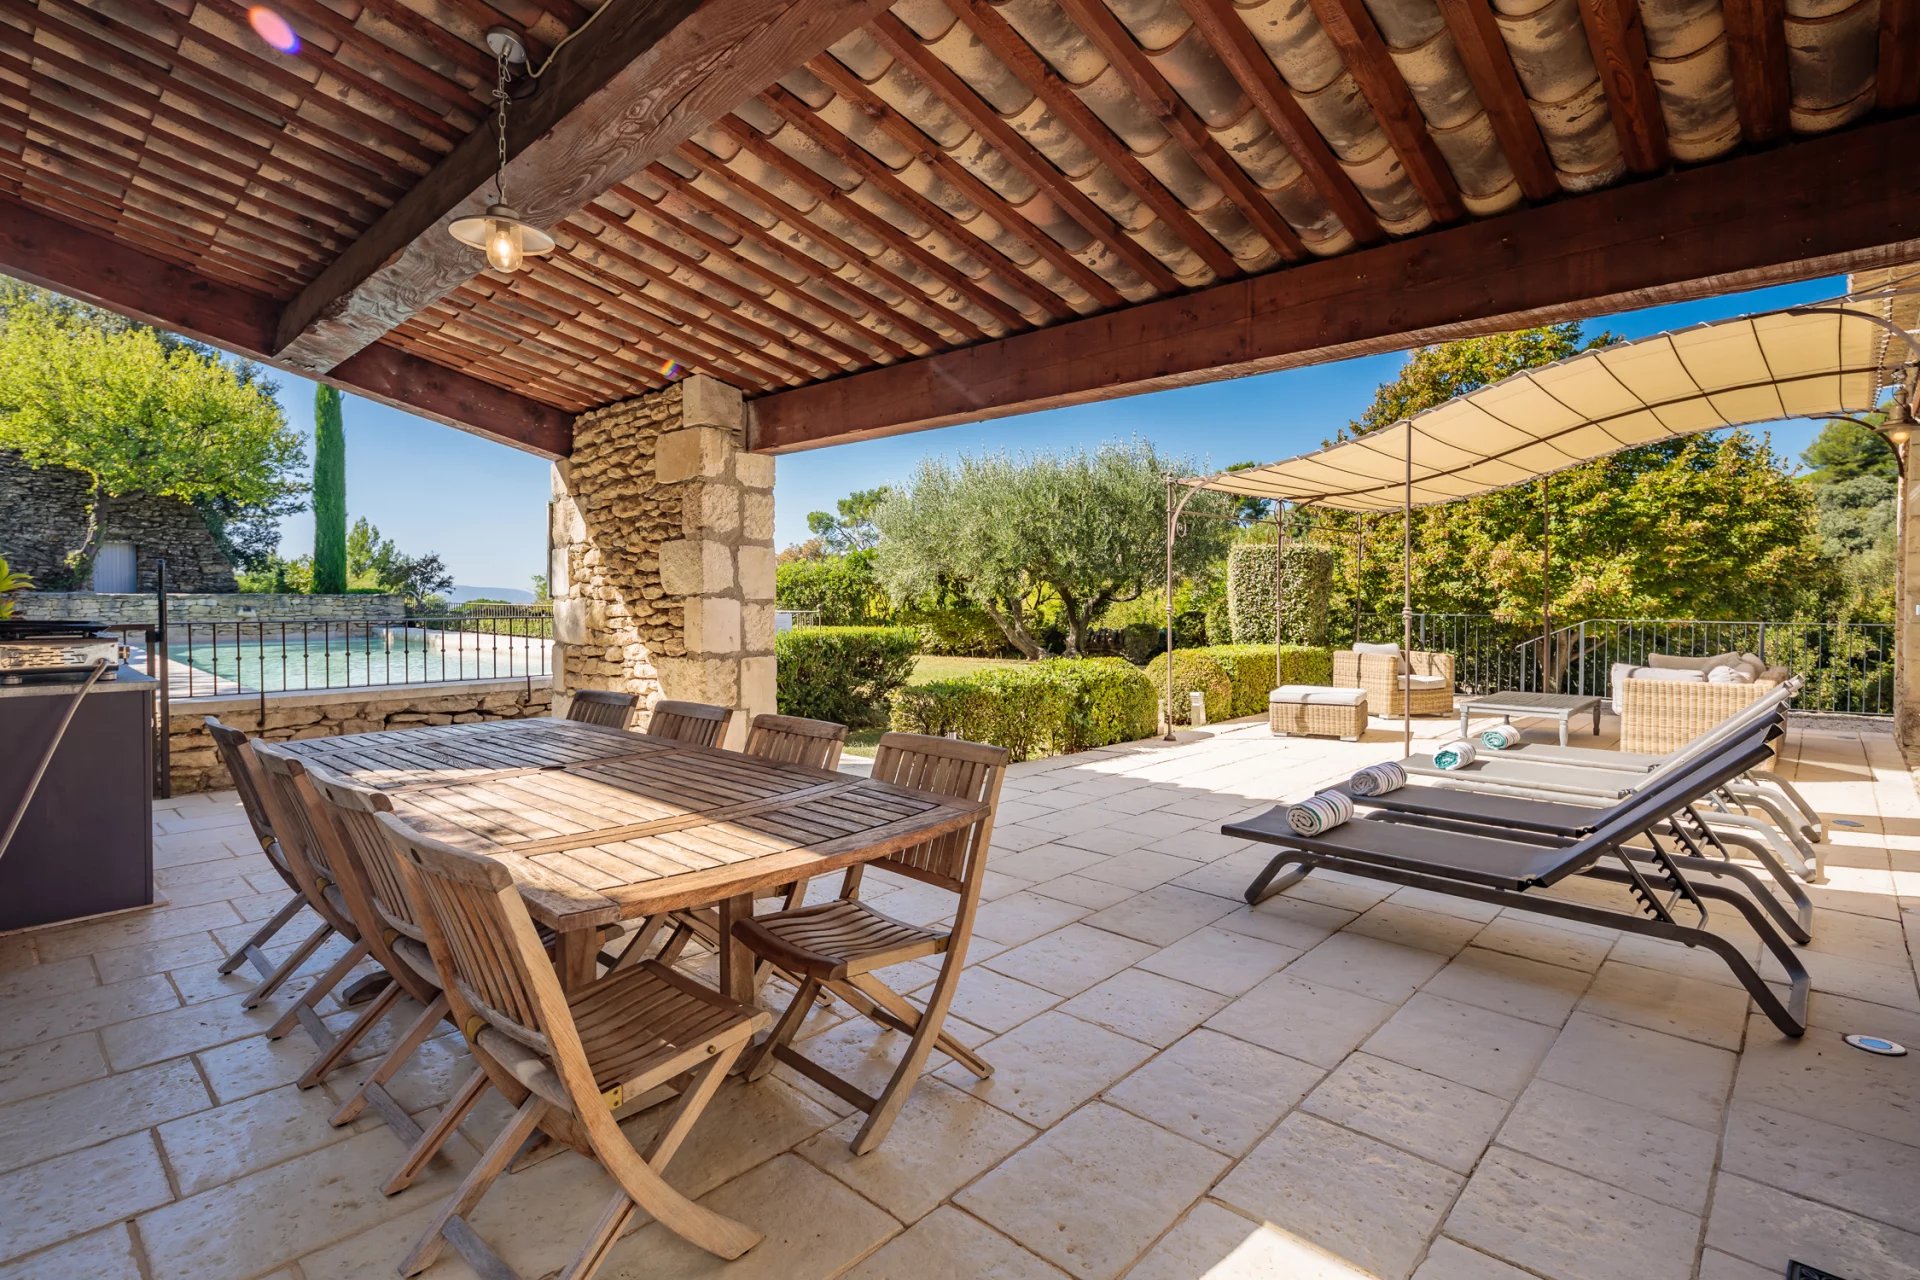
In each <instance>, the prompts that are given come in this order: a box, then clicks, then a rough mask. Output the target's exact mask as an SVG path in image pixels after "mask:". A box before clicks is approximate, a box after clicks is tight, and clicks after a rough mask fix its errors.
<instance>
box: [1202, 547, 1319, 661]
mask: <svg viewBox="0 0 1920 1280" xmlns="http://www.w3.org/2000/svg"><path fill="white" fill-rule="evenodd" d="M1273 555H1274V544H1273V543H1271V542H1242V543H1239V544H1237V545H1235V546H1234V548H1233V549H1232V550H1231V551H1229V552H1228V553H1227V609H1228V615H1229V624H1228V625H1229V627H1230V629H1231V632H1232V642H1233V643H1234V644H1272V643H1273ZM1281 578H1282V581H1281V584H1280V588H1281V598H1282V601H1283V604H1282V607H1281V617H1280V638H1281V640H1282V641H1284V642H1285V643H1287V644H1311V645H1318V644H1325V643H1326V642H1327V601H1328V600H1329V599H1330V598H1331V597H1332V595H1333V553H1332V552H1331V551H1328V550H1327V549H1326V548H1324V547H1315V546H1310V545H1308V544H1307V543H1304V542H1293V543H1289V544H1288V545H1287V555H1286V559H1285V561H1284V562H1283V564H1282V572H1281ZM1208 639H1209V640H1210V641H1213V637H1212V636H1211V635H1210V636H1209V637H1208ZM1213 642H1214V643H1219V642H1218V641H1213Z"/></svg>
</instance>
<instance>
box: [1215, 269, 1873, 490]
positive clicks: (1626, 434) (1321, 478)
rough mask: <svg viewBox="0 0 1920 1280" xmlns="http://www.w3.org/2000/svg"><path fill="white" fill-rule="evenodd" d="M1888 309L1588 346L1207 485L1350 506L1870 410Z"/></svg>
mask: <svg viewBox="0 0 1920 1280" xmlns="http://www.w3.org/2000/svg"><path fill="white" fill-rule="evenodd" d="M1884 311H1885V307H1884V305H1883V304H1882V305H1875V304H1872V303H1864V304H1854V305H1840V304H1835V305H1834V306H1832V307H1831V308H1830V309H1827V310H1820V311H1810V312H1806V313H1802V314H1795V313H1793V312H1787V311H1777V312H1767V313H1764V314H1760V315H1752V316H1742V317H1740V318H1738V319H1735V320H1722V321H1718V322H1716V323H1713V324H1705V325H1699V326H1697V327H1695V328H1692V329H1682V330H1679V331H1676V332H1673V333H1663V334H1659V335H1657V336H1655V337H1651V338H1643V339H1640V340H1639V341H1637V342H1623V343H1618V344H1616V345H1614V346H1611V347H1602V348H1599V349H1597V350H1593V351H1586V352H1582V353H1581V354H1580V355H1577V356H1572V357H1570V358H1568V359H1566V360H1562V361H1560V362H1558V363H1557V364H1550V365H1543V366H1541V367H1540V368H1538V369H1529V370H1527V371H1526V372H1524V373H1518V374H1515V375H1514V376H1512V377H1510V378H1505V379H1503V380H1501V381H1499V382H1496V383H1494V384H1493V385H1491V386H1487V387H1482V388H1481V389H1480V390H1478V391H1475V392H1472V393H1470V394H1468V395H1464V396H1460V397H1457V398H1455V399H1453V400H1449V401H1447V402H1446V403H1445V404H1440V405H1435V406H1434V407H1433V408H1431V409H1426V410H1423V411H1422V412H1420V413H1417V414H1414V415H1413V416H1412V417H1411V418H1407V419H1405V420H1403V421H1401V422H1397V423H1395V424H1393V425H1392V426H1390V427H1384V428H1381V429H1379V430H1375V431H1371V432H1369V433H1367V434H1366V435H1364V436H1361V437H1359V438H1357V439H1354V440H1348V441H1343V442H1341V443H1339V444H1335V445H1330V446H1328V447H1327V448H1324V449H1320V450H1318V451H1316V452H1314V453H1308V454H1302V455H1301V456H1299V457H1297V458H1291V459H1289V460H1287V461H1285V462H1275V463H1271V464H1269V465H1267V466H1263V467H1253V468H1249V469H1247V470H1244V471H1229V472H1222V473H1220V474H1219V475H1214V476H1208V477H1206V478H1205V479H1203V480H1199V481H1196V482H1194V483H1195V484H1196V485H1197V486H1198V487H1201V488H1207V489H1215V490H1219V491H1221V492H1225V493H1236V494H1245V495H1247V496H1250V497H1257V498H1279V499H1284V500H1287V501H1293V502H1301V503H1310V504H1313V505H1315V506H1323V507H1337V508H1340V509H1343V510H1347V511H1392V510H1398V509H1399V508H1400V506H1401V504H1402V503H1403V502H1404V501H1406V491H1407V440H1408V435H1409V433H1411V435H1412V441H1413V468H1412V503H1413V505H1414V506H1416V507H1418V506H1427V505H1430V504H1432V503H1437V502H1451V501H1453V500H1455V499H1457V498H1465V497H1470V496H1472V495H1474V494H1476V493H1485V492H1487V491H1488V490H1491V489H1500V488H1505V487H1507V486H1509V485H1516V484H1524V483H1526V482H1527V481H1529V480H1533V479H1536V478H1537V477H1540V476H1543V475H1550V474H1551V473H1553V472H1555V471H1560V470H1563V469H1564V468H1567V467H1570V466H1574V465H1575V464H1577V463H1581V462H1586V461H1589V460H1591V459H1594V458H1602V457H1606V456H1607V455H1608V454H1613V453H1618V452H1619V451H1620V450H1622V449H1630V448H1633V447H1634V446H1636V445H1644V444H1652V443H1654V442H1656V441H1660V440H1666V439H1670V438H1672V437H1674V436H1682V435H1691V434H1693V433H1695V432H1700V431H1717V430H1720V429H1722V428H1725V427H1738V426H1748V425H1754V424H1759V423H1767V422H1778V421H1780V420H1782V419H1786V418H1809V417H1811V418H1818V417H1825V416H1832V415H1841V414H1860V413H1866V412H1869V411H1870V410H1872V408H1873V407H1874V402H1875V400H1876V398H1877V397H1878V395H1879V392H1880V386H1881V381H1880V367H1879V366H1880V360H1881V353H1882V348H1883V345H1884V342H1885V339H1886V336H1887V331H1886V329H1885V328H1884V326H1883V323H1882V321H1881V318H1880V317H1881V316H1882V315H1883V314H1884Z"/></svg>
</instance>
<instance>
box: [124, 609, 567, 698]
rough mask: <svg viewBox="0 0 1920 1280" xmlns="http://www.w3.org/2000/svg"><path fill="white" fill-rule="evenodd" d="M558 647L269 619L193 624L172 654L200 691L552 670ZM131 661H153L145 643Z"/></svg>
mask: <svg viewBox="0 0 1920 1280" xmlns="http://www.w3.org/2000/svg"><path fill="white" fill-rule="evenodd" d="M133 639H134V640H137V639H138V637H133ZM551 650H552V642H551V641H550V640H548V639H547V638H545V637H544V636H529V635H501V634H497V633H490V632H471V631H464V632H463V631H439V630H423V629H420V628H416V627H388V626H381V627H371V628H365V629H362V628H357V627H356V628H353V629H351V630H350V631H349V630H343V629H341V628H338V627H325V626H312V627H309V626H299V625H289V626H287V627H285V628H284V634H283V633H282V629H280V628H276V627H275V626H274V625H273V624H271V623H269V624H265V625H264V626H249V627H246V628H244V629H242V628H232V629H229V628H226V627H221V628H218V629H215V628H211V627H207V628H202V627H193V628H188V629H186V631H185V634H184V636H183V637H182V638H177V639H175V641H174V642H173V643H172V644H171V645H170V646H168V653H167V656H168V658H169V659H170V664H169V674H170V677H171V678H170V681H169V683H170V685H171V687H172V694H173V696H174V697H176V698H192V697H206V696H208V695H214V694H230V693H285V692H294V691H299V690H310V689H346V688H361V687H367V686H373V687H378V686H381V685H395V684H420V683H430V682H437V681H452V680H488V679H496V678H500V677H505V676H544V675H546V674H547V673H548V672H550V671H551V670H552V666H551ZM129 661H130V662H131V663H132V664H133V665H134V666H135V667H144V666H145V665H146V654H145V652H144V649H143V647H142V646H141V645H139V644H138V643H135V644H134V645H133V652H132V656H131V658H130V659H129Z"/></svg>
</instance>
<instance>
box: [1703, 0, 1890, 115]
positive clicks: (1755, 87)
mask: <svg viewBox="0 0 1920 1280" xmlns="http://www.w3.org/2000/svg"><path fill="white" fill-rule="evenodd" d="M1889 2H1891V0H1882V6H1883V7H1882V8H1881V16H1882V17H1884V16H1885V15H1886V8H1885V7H1884V6H1885V5H1886V4H1887V3H1889ZM1724 14H1725V17H1726V23H1727V54H1728V58H1729V60H1730V61H1731V62H1732V64H1733V67H1732V69H1733V101H1734V107H1735V109H1736V110H1738V111H1739V113H1740V132H1741V133H1742V135H1744V136H1745V138H1746V140H1747V141H1748V142H1750V143H1768V142H1773V141H1776V140H1778V139H1780V138H1782V137H1785V136H1786V132H1787V128H1788V126H1789V124H1790V118H1789V110H1790V108H1791V106H1792V102H1791V98H1790V95H1789V94H1788V83H1789V82H1788V79H1787V28H1786V5H1785V4H1784V3H1783V0H1725V5H1724Z"/></svg>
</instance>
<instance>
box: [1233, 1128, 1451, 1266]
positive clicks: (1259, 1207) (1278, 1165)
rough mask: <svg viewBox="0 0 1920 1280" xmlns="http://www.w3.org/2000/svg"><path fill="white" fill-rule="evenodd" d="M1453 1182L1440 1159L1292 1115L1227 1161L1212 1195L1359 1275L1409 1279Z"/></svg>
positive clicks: (1448, 1200) (1446, 1203)
mask: <svg viewBox="0 0 1920 1280" xmlns="http://www.w3.org/2000/svg"><path fill="white" fill-rule="evenodd" d="M1460 1181H1461V1180H1460V1178H1459V1176H1458V1175H1457V1174H1454V1173H1450V1172H1449V1171H1447V1170H1445V1169H1443V1168H1441V1167H1440V1166H1439V1165H1437V1164H1433V1163H1431V1162H1429V1161H1426V1160H1422V1159H1420V1158H1419V1157H1417V1156H1412V1155H1408V1154H1407V1153H1406V1152H1404V1151H1398V1150H1396V1149H1394V1148H1392V1147H1389V1146H1387V1145H1386V1144H1384V1143H1380V1142H1376V1141H1374V1140H1373V1139H1372V1138H1368V1137H1364V1136H1362V1135H1360V1134H1357V1133H1354V1132H1352V1131H1350V1130H1347V1129H1342V1128H1340V1127H1339V1126H1338V1125H1333V1124H1329V1123H1327V1122H1326V1121H1325V1120H1321V1119H1319V1118H1318V1117H1316V1116H1309V1115H1304V1114H1301V1113H1299V1112H1296V1113H1295V1114H1293V1115H1291V1116H1288V1117H1287V1118H1286V1119H1285V1120H1282V1121H1281V1122H1280V1125H1279V1127H1278V1128H1276V1129H1275V1130H1274V1131H1273V1132H1272V1133H1271V1134H1269V1135H1267V1137H1266V1138H1265V1139H1264V1140H1263V1141H1262V1142H1261V1143H1260V1145H1259V1146H1257V1147H1255V1148H1254V1149H1253V1150H1252V1151H1251V1152H1249V1153H1248V1155H1247V1157H1246V1158H1245V1159H1244V1160H1242V1161H1241V1162H1240V1163H1239V1164H1238V1165H1237V1166H1235V1167H1234V1170H1233V1172H1232V1173H1230V1174H1228V1175H1227V1176H1226V1177H1225V1178H1224V1179H1223V1180H1222V1181H1221V1183H1220V1185H1219V1186H1218V1187H1217V1188H1216V1189H1215V1191H1214V1197H1215V1198H1216V1199H1218V1200H1221V1201H1223V1202H1225V1203H1226V1204H1228V1205H1230V1206H1232V1207H1234V1208H1236V1209H1239V1210H1240V1211H1241V1212H1243V1213H1246V1214H1248V1215H1249V1216H1251V1217H1254V1218H1256V1219H1261V1220H1264V1221H1266V1222H1270V1223H1272V1224H1273V1225H1274V1226H1275V1227H1277V1228H1279V1229H1280V1230H1282V1231H1285V1232H1288V1233H1290V1234H1292V1235H1295V1236H1299V1237H1301V1238H1303V1239H1306V1240H1309V1241H1311V1242H1312V1243H1314V1244H1315V1245H1317V1246H1319V1247H1320V1248H1322V1249H1324V1250H1326V1251H1327V1252H1329V1253H1331V1254H1333V1255H1335V1256H1336V1257H1339V1258H1342V1259H1345V1260H1346V1261H1347V1262H1349V1263H1351V1264H1352V1265H1353V1266H1354V1267H1355V1268H1356V1269H1358V1270H1359V1271H1361V1273H1362V1274H1370V1275H1374V1276H1378V1277H1380V1280H1406V1278H1407V1277H1408V1276H1410V1275H1412V1274H1413V1268H1414V1265H1415V1264H1416V1263H1417V1262H1418V1261H1419V1259H1420V1255H1421V1253H1422V1252H1423V1251H1424V1250H1425V1248H1426V1244H1427V1239H1428V1238H1429V1237H1430V1236H1431V1235H1432V1234H1433V1230H1434V1228H1435V1227H1436V1226H1438V1225H1439V1223H1440V1220H1441V1218H1443V1217H1444V1216H1445V1215H1446V1212H1447V1207H1448V1206H1449V1205H1450V1204H1452V1203H1453V1198H1454V1194H1455V1193H1456V1192H1457V1191H1458V1190H1459V1188H1460Z"/></svg>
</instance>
